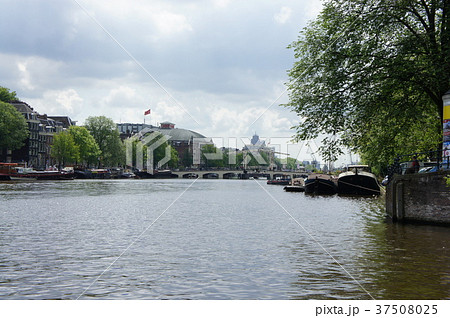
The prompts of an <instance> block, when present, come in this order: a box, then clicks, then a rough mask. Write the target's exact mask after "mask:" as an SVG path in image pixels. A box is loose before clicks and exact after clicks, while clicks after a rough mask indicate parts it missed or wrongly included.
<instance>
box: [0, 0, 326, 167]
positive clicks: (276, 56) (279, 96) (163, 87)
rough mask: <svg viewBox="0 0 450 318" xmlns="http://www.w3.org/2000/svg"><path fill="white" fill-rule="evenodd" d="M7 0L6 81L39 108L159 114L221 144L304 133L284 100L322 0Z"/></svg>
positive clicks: (2, 18) (2, 19)
mask: <svg viewBox="0 0 450 318" xmlns="http://www.w3.org/2000/svg"><path fill="white" fill-rule="evenodd" d="M0 2H1V4H2V8H3V9H2V11H1V12H0V26H1V29H2V30H3V32H2V41H1V42H0V72H1V74H2V82H1V83H0V85H1V86H4V87H7V88H9V89H11V90H14V91H16V92H17V95H18V97H19V98H20V99H21V100H23V101H25V102H27V103H28V104H30V105H31V106H32V107H34V108H35V109H36V110H37V111H38V112H39V113H47V114H51V115H68V116H70V117H71V118H72V119H73V120H76V121H77V122H78V124H83V122H84V120H85V119H86V118H87V117H88V116H99V115H104V116H107V117H110V118H112V119H113V120H114V121H115V122H118V123H119V122H131V123H142V122H144V112H145V111H146V110H148V109H151V114H150V115H149V116H146V117H145V122H146V123H147V124H150V123H151V124H153V125H156V124H157V123H159V122H163V121H170V122H173V123H175V124H176V125H177V127H180V128H186V129H191V130H194V131H198V132H200V133H201V134H203V135H205V136H208V137H213V138H214V137H215V138H216V139H217V138H218V139H220V138H223V139H227V138H230V137H231V138H238V139H240V138H243V137H246V138H249V139H250V138H251V136H252V135H253V134H254V133H255V132H256V133H257V134H258V135H259V136H260V137H261V138H262V139H264V140H277V142H278V141H279V142H281V140H282V139H283V140H284V141H283V142H284V143H285V142H286V141H288V140H289V139H290V138H291V137H292V135H293V134H294V132H293V131H292V130H290V127H292V126H293V125H295V124H296V123H297V122H298V118H297V116H296V114H294V113H292V112H290V111H289V110H287V109H285V108H283V107H280V106H279V104H282V103H286V102H287V101H288V96H287V93H286V86H285V83H286V82H287V80H288V76H287V70H288V69H290V68H291V67H292V66H293V63H294V52H293V50H291V49H287V46H288V45H289V44H291V43H292V42H293V41H295V40H296V39H297V38H298V35H299V32H300V31H301V30H302V29H303V28H304V27H305V26H306V25H307V23H308V22H309V21H311V20H313V19H314V18H315V17H316V16H317V14H318V13H319V12H320V10H321V3H322V1H320V0H308V1H306V0H300V1H299V0H297V1H256V0H250V1H234V0H213V1H204V0H187V1H175V0H169V1H141V0H132V1H118V0H113V1H86V0H65V1H60V0H45V1H44V0H43V1H33V0H21V1H16V0H0ZM283 147H284V148H286V146H280V147H279V150H280V151H281V152H286V150H287V149H284V150H283V149H281V148H283ZM313 147H315V146H314V144H313ZM303 150H304V149H303ZM291 152H292V151H291ZM294 152H297V150H295V151H294ZM293 157H296V156H295V154H293ZM299 159H301V160H311V157H310V156H308V155H307V154H306V153H304V154H303V155H302V156H301V157H300V158H299Z"/></svg>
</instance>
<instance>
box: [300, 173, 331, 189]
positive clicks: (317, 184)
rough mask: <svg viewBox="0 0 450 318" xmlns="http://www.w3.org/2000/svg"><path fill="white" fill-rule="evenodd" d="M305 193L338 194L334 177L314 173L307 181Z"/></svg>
mask: <svg viewBox="0 0 450 318" xmlns="http://www.w3.org/2000/svg"><path fill="white" fill-rule="evenodd" d="M305 193H310V194H336V193H337V184H336V180H335V178H334V177H333V176H330V175H328V174H321V173H313V174H310V175H309V176H308V178H307V179H306V180H305Z"/></svg>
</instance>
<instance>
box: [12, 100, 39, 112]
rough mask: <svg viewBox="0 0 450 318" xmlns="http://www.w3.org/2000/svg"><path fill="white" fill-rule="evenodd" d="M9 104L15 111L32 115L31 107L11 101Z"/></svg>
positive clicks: (17, 101)
mask: <svg viewBox="0 0 450 318" xmlns="http://www.w3.org/2000/svg"><path fill="white" fill-rule="evenodd" d="M9 103H10V104H11V105H13V106H14V107H16V109H17V110H18V111H19V112H21V113H34V110H33V107H31V106H30V105H28V104H27V103H25V102H22V101H20V100H15V101H11V102H9Z"/></svg>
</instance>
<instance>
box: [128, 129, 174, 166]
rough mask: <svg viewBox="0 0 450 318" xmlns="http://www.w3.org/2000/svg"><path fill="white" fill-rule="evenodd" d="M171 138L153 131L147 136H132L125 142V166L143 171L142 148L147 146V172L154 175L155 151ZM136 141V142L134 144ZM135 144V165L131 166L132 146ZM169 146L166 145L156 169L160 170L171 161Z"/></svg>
mask: <svg viewBox="0 0 450 318" xmlns="http://www.w3.org/2000/svg"><path fill="white" fill-rule="evenodd" d="M170 138H171V137H170V136H167V135H164V134H161V133H160V132H157V131H154V132H152V133H150V134H148V135H145V136H144V137H142V136H133V137H131V138H128V139H127V140H126V141H125V146H126V164H127V166H130V167H132V166H134V167H135V168H136V169H138V170H143V169H144V146H147V162H146V167H147V172H148V173H150V174H153V173H154V169H153V167H154V155H153V153H154V152H155V149H157V148H158V147H159V146H161V145H163V144H164V143H165V142H166V141H168V140H169V139H170ZM136 141H137V142H136ZM135 142H136V164H135V165H133V144H134V143H135ZM170 154H171V151H170V146H169V145H167V147H166V149H165V155H164V158H162V159H161V160H159V161H158V164H157V168H158V169H159V168H161V167H162V166H164V165H165V164H166V163H168V162H169V161H170V159H171V156H170Z"/></svg>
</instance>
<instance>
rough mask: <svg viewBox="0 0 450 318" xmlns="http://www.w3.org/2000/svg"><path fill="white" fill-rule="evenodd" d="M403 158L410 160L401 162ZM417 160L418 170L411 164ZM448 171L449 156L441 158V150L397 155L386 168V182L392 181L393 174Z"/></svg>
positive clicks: (449, 164) (449, 165) (449, 167)
mask: <svg viewBox="0 0 450 318" xmlns="http://www.w3.org/2000/svg"><path fill="white" fill-rule="evenodd" d="M404 158H409V159H410V160H406V161H402V160H404ZM415 160H417V161H418V162H419V166H418V168H416V167H413V166H412V163H413V162H414V161H415ZM449 169H450V156H446V157H444V156H443V151H442V150H433V151H427V152H415V153H412V154H407V155H399V156H397V157H396V158H395V159H394V163H393V164H391V165H390V166H389V167H388V168H387V171H388V175H387V180H388V182H389V181H390V180H391V179H392V177H393V176H394V174H408V173H416V172H434V171H438V170H449Z"/></svg>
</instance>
